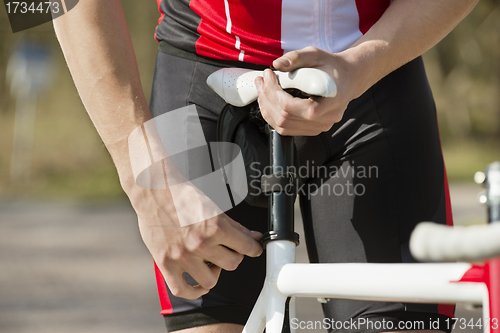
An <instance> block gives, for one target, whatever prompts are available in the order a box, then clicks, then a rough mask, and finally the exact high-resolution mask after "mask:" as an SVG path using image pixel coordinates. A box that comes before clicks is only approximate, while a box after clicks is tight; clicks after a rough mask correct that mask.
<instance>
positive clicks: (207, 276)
mask: <svg viewBox="0 0 500 333" xmlns="http://www.w3.org/2000/svg"><path fill="white" fill-rule="evenodd" d="M183 268H184V271H185V272H187V273H188V274H189V275H191V277H192V278H193V279H194V280H195V281H196V282H198V285H199V286H201V287H202V288H203V289H206V290H210V289H212V288H213V287H215V285H216V284H217V281H218V280H219V274H220V272H221V269H220V267H218V266H211V267H208V265H207V264H206V263H205V262H204V261H203V259H201V258H199V259H198V260H196V261H189V262H186V263H185V265H184V266H183Z"/></svg>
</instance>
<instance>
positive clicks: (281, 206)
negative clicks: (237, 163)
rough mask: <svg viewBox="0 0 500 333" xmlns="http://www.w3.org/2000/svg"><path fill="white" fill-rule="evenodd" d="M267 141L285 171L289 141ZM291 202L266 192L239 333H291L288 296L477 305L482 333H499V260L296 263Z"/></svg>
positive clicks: (274, 161) (274, 138) (275, 164)
mask: <svg viewBox="0 0 500 333" xmlns="http://www.w3.org/2000/svg"><path fill="white" fill-rule="evenodd" d="M269 138H270V157H271V158H270V160H271V164H272V170H273V172H274V173H278V170H286V166H287V165H291V164H290V163H292V162H293V160H294V158H293V138H291V137H281V136H280V135H279V134H277V132H275V131H274V130H272V129H269ZM280 177H285V176H284V175H283V174H281V175H280ZM287 177H288V176H287ZM290 177H291V178H290V179H291V180H293V176H290ZM293 202H294V198H293V197H292V196H290V195H287V194H286V193H284V192H271V193H270V220H269V222H270V223H269V226H270V228H269V230H270V232H269V233H268V234H267V235H266V236H265V239H266V244H267V245H266V248H267V266H266V268H267V273H266V274H267V275H266V280H265V283H264V287H263V289H262V292H261V294H260V296H259V298H258V300H257V302H256V304H255V306H254V309H253V311H252V313H251V315H250V317H249V319H248V321H247V323H246V325H245V328H244V330H243V333H260V332H262V331H263V330H264V328H265V329H266V332H267V333H281V331H282V329H283V328H285V329H290V330H291V331H292V332H293V331H294V329H293V326H292V325H291V324H290V323H289V322H285V321H286V320H290V319H291V318H294V316H295V304H294V301H293V297H316V298H337V299H352V300H368V301H390V302H410V303H450V304H453V303H468V304H477V305H482V306H483V327H484V332H489V333H500V323H499V320H500V297H499V296H500V259H494V260H490V261H487V262H486V263H485V264H484V265H472V264H469V263H435V264H363V263H352V264H297V263H295V246H296V238H295V237H294V235H293V234H294V233H293ZM289 297H291V299H290V300H289V301H288V303H289V304H288V313H289V315H288V317H289V318H287V316H286V303H287V299H288V298H289ZM450 325H452V323H450ZM396 330H397V329H396Z"/></svg>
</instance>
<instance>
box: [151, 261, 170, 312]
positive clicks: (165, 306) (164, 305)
mask: <svg viewBox="0 0 500 333" xmlns="http://www.w3.org/2000/svg"><path fill="white" fill-rule="evenodd" d="M155 275H156V286H157V287H158V295H159V296H160V305H161V313H160V314H162V315H167V314H171V313H172V304H170V298H169V297H168V292H167V285H166V284H165V279H164V278H163V274H161V272H160V269H159V268H158V266H157V265H156V263H155Z"/></svg>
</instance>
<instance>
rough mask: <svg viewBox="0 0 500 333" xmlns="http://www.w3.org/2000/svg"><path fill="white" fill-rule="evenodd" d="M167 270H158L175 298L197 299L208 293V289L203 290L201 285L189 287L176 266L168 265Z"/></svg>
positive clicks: (181, 271)
mask: <svg viewBox="0 0 500 333" xmlns="http://www.w3.org/2000/svg"><path fill="white" fill-rule="evenodd" d="M169 266H170V267H169V269H168V270H166V269H162V268H161V267H160V266H158V268H160V270H161V272H162V275H163V278H164V279H165V282H166V283H167V285H168V288H169V289H170V292H171V293H172V294H173V295H174V296H176V297H182V298H186V299H197V298H199V297H201V296H203V295H205V294H206V293H208V292H209V291H210V289H207V288H203V287H202V286H201V285H197V286H191V285H189V284H188V283H187V282H186V279H184V276H182V273H183V270H181V269H180V268H179V267H178V266H176V265H169Z"/></svg>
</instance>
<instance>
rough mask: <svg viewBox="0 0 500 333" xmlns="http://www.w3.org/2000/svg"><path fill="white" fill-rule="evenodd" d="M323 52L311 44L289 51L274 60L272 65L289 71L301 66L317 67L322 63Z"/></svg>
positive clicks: (280, 69)
mask: <svg viewBox="0 0 500 333" xmlns="http://www.w3.org/2000/svg"><path fill="white" fill-rule="evenodd" d="M323 53H325V52H324V51H322V50H320V49H318V48H315V47H312V46H309V47H306V48H303V49H301V50H296V51H290V52H288V53H286V54H284V55H283V56H281V57H279V58H278V59H276V60H274V61H273V67H274V68H276V69H277V70H279V71H283V72H290V71H293V70H296V69H298V68H303V67H311V68H313V67H318V66H321V65H323V63H324V61H323V57H322V55H323Z"/></svg>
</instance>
